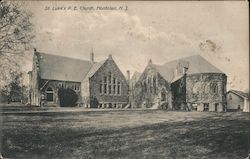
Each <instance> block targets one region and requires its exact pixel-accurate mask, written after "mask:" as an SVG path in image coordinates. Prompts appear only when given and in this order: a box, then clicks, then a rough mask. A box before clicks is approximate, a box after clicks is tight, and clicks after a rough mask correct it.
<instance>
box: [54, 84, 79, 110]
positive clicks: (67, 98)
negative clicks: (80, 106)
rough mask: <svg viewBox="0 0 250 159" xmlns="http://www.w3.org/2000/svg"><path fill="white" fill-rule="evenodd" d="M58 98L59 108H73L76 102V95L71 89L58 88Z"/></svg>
mask: <svg viewBox="0 0 250 159" xmlns="http://www.w3.org/2000/svg"><path fill="white" fill-rule="evenodd" d="M58 98H59V102H60V106H61V107H74V106H76V102H77V100H78V95H77V94H76V92H75V91H73V90H72V89H69V88H67V89H65V88H60V89H59V90H58Z"/></svg>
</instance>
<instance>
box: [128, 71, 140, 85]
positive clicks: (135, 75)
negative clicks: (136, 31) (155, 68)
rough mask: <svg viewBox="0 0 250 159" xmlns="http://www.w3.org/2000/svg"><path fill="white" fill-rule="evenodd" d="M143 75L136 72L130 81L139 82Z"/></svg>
mask: <svg viewBox="0 0 250 159" xmlns="http://www.w3.org/2000/svg"><path fill="white" fill-rule="evenodd" d="M141 74H142V73H140V72H137V71H135V72H134V74H133V76H132V77H131V79H130V80H131V81H135V82H137V81H138V80H139V78H140V77H141Z"/></svg>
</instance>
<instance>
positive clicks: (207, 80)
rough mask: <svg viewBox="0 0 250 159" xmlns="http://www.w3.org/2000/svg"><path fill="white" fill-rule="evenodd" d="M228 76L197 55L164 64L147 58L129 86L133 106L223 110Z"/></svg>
mask: <svg viewBox="0 0 250 159" xmlns="http://www.w3.org/2000/svg"><path fill="white" fill-rule="evenodd" d="M226 83H227V76H226V75H225V73H223V72H222V71H221V70H219V69H218V68H216V67H215V66H213V65H212V64H211V63H210V62H208V61H207V60H206V59H204V58H203V57H201V56H200V55H193V56H190V57H185V58H181V59H178V60H174V61H171V62H167V63H165V64H164V65H156V64H153V62H152V60H150V61H149V63H148V65H147V66H146V68H145V70H144V72H143V73H142V75H141V76H140V78H139V80H138V81H137V83H136V84H135V86H134V89H133V90H132V94H133V97H134V98H133V99H132V100H131V104H132V107H142V108H152V109H154V108H155V109H159V108H160V109H168V110H196V111H224V110H225V107H226Z"/></svg>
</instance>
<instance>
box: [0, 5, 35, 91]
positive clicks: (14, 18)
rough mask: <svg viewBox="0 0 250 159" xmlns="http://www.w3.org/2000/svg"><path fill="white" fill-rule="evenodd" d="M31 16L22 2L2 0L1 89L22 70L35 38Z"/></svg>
mask: <svg viewBox="0 0 250 159" xmlns="http://www.w3.org/2000/svg"><path fill="white" fill-rule="evenodd" d="M31 16H32V15H31V14H30V13H29V12H27V11H25V10H24V9H23V5H22V3H21V2H15V1H0V89H3V88H4V87H6V86H9V84H10V81H12V79H11V78H12V77H13V73H15V72H17V73H19V72H20V71H21V69H20V67H21V64H20V63H21V62H22V60H23V59H24V58H25V52H26V51H27V50H28V49H29V48H30V44H31V41H32V39H33V38H34V36H33V27H32V23H31V22H30V19H31Z"/></svg>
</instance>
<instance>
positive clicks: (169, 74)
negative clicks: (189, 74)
mask: <svg viewBox="0 0 250 159" xmlns="http://www.w3.org/2000/svg"><path fill="white" fill-rule="evenodd" d="M151 67H153V68H154V69H155V70H156V71H157V72H158V73H160V75H161V76H162V77H163V78H164V79H165V80H167V81H169V82H170V81H172V79H173V78H174V69H171V68H169V67H166V66H162V65H155V64H151Z"/></svg>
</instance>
